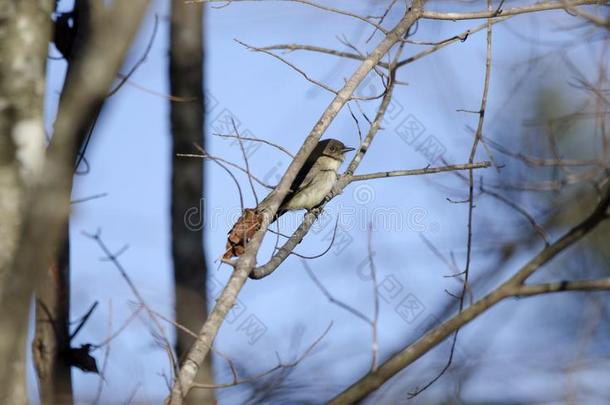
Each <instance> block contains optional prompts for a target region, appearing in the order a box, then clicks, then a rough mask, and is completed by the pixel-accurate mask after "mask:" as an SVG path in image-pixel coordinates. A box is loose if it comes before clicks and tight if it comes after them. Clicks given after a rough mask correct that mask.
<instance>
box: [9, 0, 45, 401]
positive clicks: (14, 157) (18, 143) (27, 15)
mask: <svg viewBox="0 0 610 405" xmlns="http://www.w3.org/2000/svg"><path fill="white" fill-rule="evenodd" d="M53 8H54V1H53V0H37V1H6V0H3V1H0V21H1V23H0V49H2V57H1V58H0V190H2V192H0V297H2V296H3V295H5V293H6V291H7V290H9V289H10V288H9V287H8V286H9V285H11V284H12V283H14V280H13V279H12V278H11V276H10V274H11V271H10V269H11V268H12V267H13V264H14V259H15V252H16V251H17V247H18V243H19V242H18V241H19V237H20V234H21V230H22V226H23V218H24V215H26V214H27V213H26V212H24V210H23V207H24V205H25V195H26V192H27V190H28V189H29V188H30V187H32V185H33V184H34V183H35V182H36V181H37V179H38V175H39V173H40V168H41V166H42V164H43V159H44V142H45V138H44V120H43V102H44V90H45V73H46V61H47V47H48V43H49V39H50V33H51V12H52V11H53ZM25 298H26V300H27V299H28V298H29V297H25ZM3 311H6V312H7V313H5V314H4V316H3V317H4V319H5V321H6V322H5V323H3V324H4V326H5V327H3V328H1V329H0V358H2V371H0V392H2V399H3V402H4V403H11V404H22V403H26V402H27V391H26V377H25V348H26V336H27V329H25V328H17V327H15V328H13V327H7V326H9V325H11V326H15V325H18V324H20V323H22V322H23V321H24V320H23V319H19V318H20V317H19V315H18V314H15V313H13V312H11V311H8V309H7V308H3Z"/></svg>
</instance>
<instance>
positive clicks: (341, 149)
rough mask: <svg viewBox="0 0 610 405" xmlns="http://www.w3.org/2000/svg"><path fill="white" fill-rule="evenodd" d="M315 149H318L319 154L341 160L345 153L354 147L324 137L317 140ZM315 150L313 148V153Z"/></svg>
mask: <svg viewBox="0 0 610 405" xmlns="http://www.w3.org/2000/svg"><path fill="white" fill-rule="evenodd" d="M316 150H317V151H320V156H326V157H329V158H332V159H336V160H339V161H341V162H343V160H344V159H345V154H346V153H347V152H350V151H352V150H354V148H350V147H348V146H345V145H344V144H343V142H341V141H339V140H337V139H324V140H322V141H320V142H318V145H317V146H316ZM316 150H314V153H315V152H316Z"/></svg>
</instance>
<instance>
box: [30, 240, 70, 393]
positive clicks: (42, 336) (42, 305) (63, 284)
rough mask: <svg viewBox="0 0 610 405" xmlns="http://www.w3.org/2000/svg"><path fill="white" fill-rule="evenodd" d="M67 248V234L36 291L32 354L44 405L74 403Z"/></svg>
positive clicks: (68, 249) (68, 247)
mask: <svg viewBox="0 0 610 405" xmlns="http://www.w3.org/2000/svg"><path fill="white" fill-rule="evenodd" d="M67 231H68V229H66V232H67ZM69 245H70V243H69V237H68V234H66V238H65V243H64V246H63V247H62V249H61V252H60V253H59V257H58V260H57V261H56V262H55V263H53V264H52V265H51V266H50V267H49V270H48V272H47V273H46V274H45V277H44V282H43V283H41V284H40V285H39V287H38V289H37V290H36V335H35V337H34V341H33V342H32V353H33V358H34V364H35V366H36V371H37V373H38V387H39V391H40V400H41V402H42V403H43V404H68V403H72V402H73V398H72V376H71V369H70V364H69V361H68V357H67V353H68V350H69V349H70V280H69V278H70V271H69V266H70V260H69V255H70V246H69Z"/></svg>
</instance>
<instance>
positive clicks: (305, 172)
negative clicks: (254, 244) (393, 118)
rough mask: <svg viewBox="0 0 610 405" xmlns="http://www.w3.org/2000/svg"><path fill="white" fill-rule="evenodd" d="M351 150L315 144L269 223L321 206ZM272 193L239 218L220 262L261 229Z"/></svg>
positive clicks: (327, 141)
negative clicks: (293, 212)
mask: <svg viewBox="0 0 610 405" xmlns="http://www.w3.org/2000/svg"><path fill="white" fill-rule="evenodd" d="M353 150H354V148H351V147H348V146H345V145H344V144H343V142H341V141H339V140H337V139H332V138H330V139H324V140H321V141H319V142H318V144H317V145H316V147H315V148H314V150H313V151H312V152H311V153H310V154H309V156H308V157H307V159H306V160H305V163H304V164H303V166H302V167H301V170H299V172H298V173H297V175H296V177H295V179H294V181H293V182H292V184H291V185H290V189H289V191H288V194H286V197H284V199H283V200H282V202H281V204H280V206H279V208H278V210H277V213H276V215H275V216H274V217H273V220H272V221H271V222H272V223H273V222H275V221H276V220H277V219H278V218H279V217H281V216H282V215H284V214H285V213H286V212H288V211H292V210H300V209H305V210H310V209H312V208H314V207H317V206H318V205H320V204H321V203H322V201H323V200H324V198H325V197H326V196H327V195H328V194H329V193H330V191H331V190H332V188H333V186H334V185H335V182H336V181H337V171H338V170H339V167H340V166H341V164H342V163H343V161H344V160H345V156H346V154H347V152H350V151H353ZM273 195H274V193H273V191H272V192H271V193H269V195H268V196H267V197H265V199H263V200H262V201H261V202H260V203H259V204H258V205H257V206H256V208H254V209H252V208H246V209H245V210H244V213H243V214H242V216H241V217H240V218H239V219H238V220H237V222H236V223H235V225H233V228H231V230H230V231H229V237H228V239H227V245H226V250H225V254H224V255H223V258H225V259H228V258H231V257H233V256H240V255H241V254H242V253H243V251H244V250H245V245H246V243H248V241H249V240H250V238H251V237H252V236H253V235H254V233H256V231H257V230H258V229H259V228H260V225H261V223H262V214H263V213H264V212H265V211H268V210H269V209H270V208H271V200H272V196H273Z"/></svg>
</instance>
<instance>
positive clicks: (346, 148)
mask: <svg viewBox="0 0 610 405" xmlns="http://www.w3.org/2000/svg"><path fill="white" fill-rule="evenodd" d="M353 150H356V148H350V147H349V146H346V147H344V148H343V150H342V152H343V153H347V152H351V151H353Z"/></svg>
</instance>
